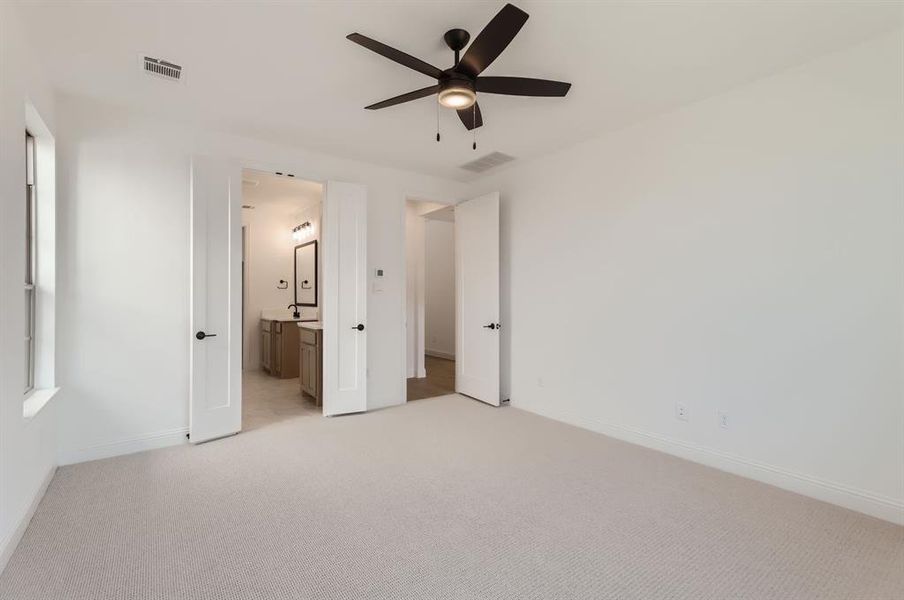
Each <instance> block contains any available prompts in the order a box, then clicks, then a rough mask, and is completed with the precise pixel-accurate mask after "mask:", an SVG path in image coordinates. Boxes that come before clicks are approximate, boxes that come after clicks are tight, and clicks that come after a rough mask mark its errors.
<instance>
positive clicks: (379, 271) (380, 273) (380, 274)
mask: <svg viewBox="0 0 904 600" xmlns="http://www.w3.org/2000/svg"><path fill="white" fill-rule="evenodd" d="M374 277H383V269H374Z"/></svg>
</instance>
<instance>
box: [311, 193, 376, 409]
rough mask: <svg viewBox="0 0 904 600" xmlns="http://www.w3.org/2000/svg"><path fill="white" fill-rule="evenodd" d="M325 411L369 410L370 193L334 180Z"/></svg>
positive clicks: (326, 220) (325, 228) (325, 227)
mask: <svg viewBox="0 0 904 600" xmlns="http://www.w3.org/2000/svg"><path fill="white" fill-rule="evenodd" d="M321 230H322V234H323V271H322V272H323V283H324V286H323V306H322V308H321V320H322V322H323V414H324V415H325V416H332V415H342V414H346V413H354V412H363V411H365V410H367V192H366V190H365V189H364V186H360V185H356V184H353V183H339V182H337V181H329V182H327V184H326V193H325V194H324V199H323V224H322V226H321Z"/></svg>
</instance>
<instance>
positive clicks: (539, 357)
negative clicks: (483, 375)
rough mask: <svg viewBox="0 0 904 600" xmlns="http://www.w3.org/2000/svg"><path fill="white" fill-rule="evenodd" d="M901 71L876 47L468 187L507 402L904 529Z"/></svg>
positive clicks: (885, 40)
mask: <svg viewBox="0 0 904 600" xmlns="http://www.w3.org/2000/svg"><path fill="white" fill-rule="evenodd" d="M902 56H904V43H902V37H901V34H900V33H898V34H894V35H890V36H884V37H881V38H878V39H876V40H874V41H871V42H869V43H865V44H862V45H858V46H856V47H853V48H850V49H848V50H845V51H842V52H838V53H835V54H831V55H827V56H825V57H823V58H820V59H818V60H815V61H812V62H810V63H807V64H805V65H802V66H800V67H797V68H794V69H791V70H788V71H785V72H782V73H780V74H777V75H775V76H772V77H769V78H767V79H763V80H761V81H758V82H756V83H753V84H750V85H745V86H743V87H739V88H737V89H735V90H733V91H731V92H729V93H726V94H723V95H720V96H718V97H714V98H711V99H708V100H706V101H702V102H699V103H696V104H693V105H690V106H688V107H686V108H684V109H681V110H678V111H675V112H671V113H669V114H666V115H662V116H660V117H658V118H655V119H652V120H649V121H647V122H644V123H641V124H639V125H636V126H632V127H630V128H627V129H624V130H622V131H619V132H617V133H613V134H611V135H607V136H605V137H602V138H598V139H594V140H591V141H588V142H586V143H584V144H581V145H580V146H577V147H574V148H571V149H569V150H566V151H563V152H559V153H557V154H555V155H551V156H548V157H546V158H544V159H538V160H536V161H531V162H528V163H524V164H522V165H518V166H514V167H512V168H510V169H508V170H505V171H503V172H501V173H499V174H498V175H495V176H492V177H490V178H487V179H484V180H481V181H480V183H479V185H478V187H479V188H482V189H483V190H485V191H491V190H495V189H498V190H500V191H501V193H502V203H503V206H502V228H503V232H502V243H503V248H502V260H503V272H507V273H508V278H509V279H508V280H505V279H504V280H503V307H504V308H505V312H504V314H503V322H504V323H505V324H506V325H507V328H506V329H505V330H504V331H506V332H507V333H508V335H509V340H510V341H509V345H507V346H506V351H507V352H510V357H509V358H510V369H511V372H510V378H511V386H512V388H511V401H512V404H514V405H515V406H518V407H520V408H524V409H528V410H531V411H534V412H537V413H540V414H543V415H548V416H551V417H554V418H557V419H561V420H564V421H568V422H571V423H575V424H578V425H581V426H584V427H588V428H591V429H596V430H599V431H603V432H606V433H609V434H611V435H616V436H619V437H623V438H625V439H629V440H631V441H634V442H637V443H642V444H646V445H650V446H653V447H658V448H662V449H665V450H667V451H669V452H673V453H675V454H679V455H683V456H687V457H689V458H693V459H694V460H699V461H701V462H706V463H709V464H714V465H716V466H718V467H720V468H724V469H728V470H733V471H735V472H739V473H742V474H745V475H748V476H751V477H757V478H760V479H763V480H766V481H770V482H772V483H776V484H777V485H782V486H784V487H786V488H790V489H796V490H798V491H802V492H804V493H807V494H810V495H813V496H816V497H820V498H823V499H826V500H830V501H833V502H837V503H839V504H844V505H846V506H850V507H852V508H856V509H858V510H863V511H865V512H870V513H872V514H876V515H879V516H882V517H884V518H889V519H892V520H904V427H902V425H904V369H902V365H904V342H902V331H904V323H902V306H904V242H902V240H904V98H902V90H904V79H902V77H904V75H902V74H904V62H902ZM503 364H505V362H504V363H503ZM677 403H681V404H683V405H685V406H686V408H687V411H688V415H689V417H688V420H686V421H682V420H679V419H677V418H676V404H677ZM720 412H724V413H726V414H727V428H723V427H721V426H720V419H719V414H718V413H720Z"/></svg>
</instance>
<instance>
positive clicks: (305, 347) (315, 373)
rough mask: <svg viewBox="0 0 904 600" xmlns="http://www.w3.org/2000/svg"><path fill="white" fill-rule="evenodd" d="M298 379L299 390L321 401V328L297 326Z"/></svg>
mask: <svg viewBox="0 0 904 600" xmlns="http://www.w3.org/2000/svg"><path fill="white" fill-rule="evenodd" d="M298 333H299V336H298V337H299V342H300V343H299V352H298V371H299V376H298V380H299V382H300V384H301V392H302V393H303V394H308V395H309V396H312V397H313V398H314V400H315V401H316V402H317V406H320V405H321V404H322V403H323V375H322V373H323V372H322V368H323V330H320V329H306V328H304V327H300V328H298Z"/></svg>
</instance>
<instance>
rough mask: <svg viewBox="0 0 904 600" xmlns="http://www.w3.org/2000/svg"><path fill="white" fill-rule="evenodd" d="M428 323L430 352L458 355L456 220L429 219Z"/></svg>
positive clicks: (426, 289)
mask: <svg viewBox="0 0 904 600" xmlns="http://www.w3.org/2000/svg"><path fill="white" fill-rule="evenodd" d="M425 225H426V227H425V230H424V245H425V248H426V253H425V254H426V264H425V268H426V277H425V280H426V285H425V297H426V302H425V308H426V311H425V313H426V316H425V326H424V331H425V335H426V349H427V354H432V355H435V356H441V357H445V358H454V357H455V224H454V223H452V222H450V221H439V220H435V219H427V220H426V223H425Z"/></svg>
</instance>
